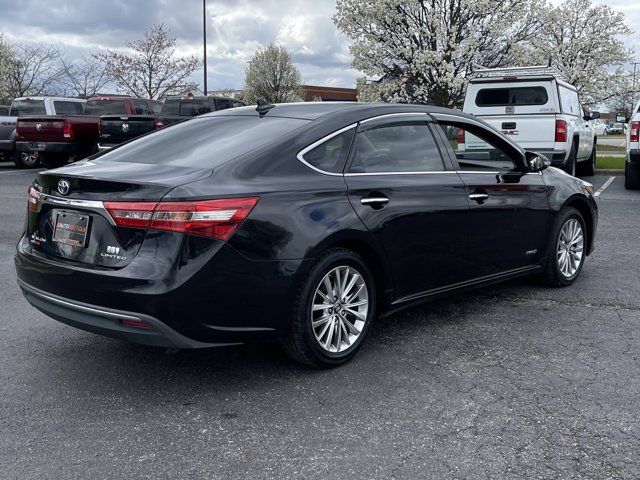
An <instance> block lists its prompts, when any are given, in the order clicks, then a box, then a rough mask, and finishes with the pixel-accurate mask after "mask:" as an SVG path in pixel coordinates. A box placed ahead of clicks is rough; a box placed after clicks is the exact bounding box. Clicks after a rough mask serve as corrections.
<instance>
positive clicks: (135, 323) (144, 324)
mask: <svg viewBox="0 0 640 480" xmlns="http://www.w3.org/2000/svg"><path fill="white" fill-rule="evenodd" d="M120 323H121V324H122V325H126V326H127V327H138V328H151V325H149V324H148V323H147V322H145V321H143V320H134V319H128V318H123V319H122V320H120Z"/></svg>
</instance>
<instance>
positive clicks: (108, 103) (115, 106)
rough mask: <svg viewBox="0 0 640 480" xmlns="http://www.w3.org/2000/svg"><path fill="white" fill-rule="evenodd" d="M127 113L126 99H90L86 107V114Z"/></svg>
mask: <svg viewBox="0 0 640 480" xmlns="http://www.w3.org/2000/svg"><path fill="white" fill-rule="evenodd" d="M126 113H127V110H126V108H125V104H124V100H89V101H88V102H87V106H86V107H85V109H84V114H85V115H91V116H92V117H99V116H100V115H124V114H126Z"/></svg>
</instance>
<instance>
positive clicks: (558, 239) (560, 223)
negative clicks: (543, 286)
mask: <svg viewBox="0 0 640 480" xmlns="http://www.w3.org/2000/svg"><path fill="white" fill-rule="evenodd" d="M586 252H587V229H586V224H585V221H584V218H583V217H582V214H581V213H580V212H579V211H578V210H576V209H575V208H573V207H567V208H564V209H563V210H561V211H560V213H559V214H558V217H557V219H556V222H555V224H554V227H553V230H552V233H551V238H549V243H548V245H547V258H546V260H545V263H544V273H543V279H544V281H545V283H547V285H549V286H552V287H566V286H568V285H571V284H572V283H573V282H575V281H576V279H577V278H578V276H579V275H580V272H582V267H583V266H584V260H585V257H586ZM577 257H579V259H578V258H577ZM565 260H566V262H565Z"/></svg>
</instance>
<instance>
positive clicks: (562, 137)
mask: <svg viewBox="0 0 640 480" xmlns="http://www.w3.org/2000/svg"><path fill="white" fill-rule="evenodd" d="M566 141H567V122H565V121H564V120H556V142H566Z"/></svg>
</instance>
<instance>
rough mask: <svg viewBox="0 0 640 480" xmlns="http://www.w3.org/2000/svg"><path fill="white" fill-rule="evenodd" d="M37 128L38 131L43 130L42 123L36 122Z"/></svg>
mask: <svg viewBox="0 0 640 480" xmlns="http://www.w3.org/2000/svg"><path fill="white" fill-rule="evenodd" d="M36 130H37V131H40V130H42V124H41V123H36Z"/></svg>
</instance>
